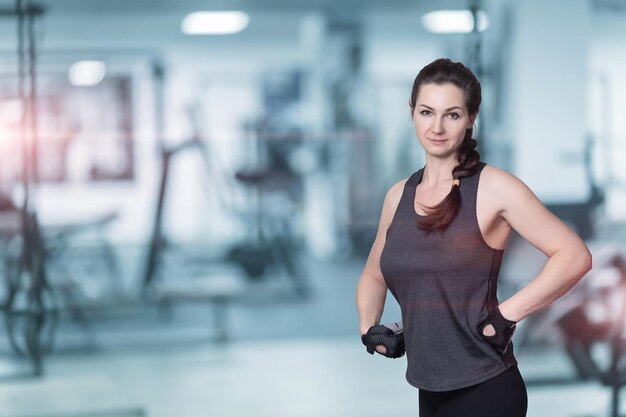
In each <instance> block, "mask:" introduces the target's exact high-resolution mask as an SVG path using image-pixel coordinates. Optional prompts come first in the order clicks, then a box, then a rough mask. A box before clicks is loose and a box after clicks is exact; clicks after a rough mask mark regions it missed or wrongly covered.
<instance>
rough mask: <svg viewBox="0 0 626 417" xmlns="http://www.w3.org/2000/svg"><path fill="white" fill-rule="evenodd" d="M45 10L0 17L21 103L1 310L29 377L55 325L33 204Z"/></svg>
mask: <svg viewBox="0 0 626 417" xmlns="http://www.w3.org/2000/svg"><path fill="white" fill-rule="evenodd" d="M43 12H44V10H43V8H42V7H40V6H36V5H33V4H32V3H31V2H30V0H26V1H25V2H24V1H22V0H16V1H15V7H14V8H11V9H2V10H0V15H1V16H9V17H17V29H18V30H17V43H18V48H17V49H18V93H19V99H20V102H21V103H22V104H23V112H22V120H21V122H22V123H20V126H21V131H20V139H21V145H22V149H21V150H22V155H21V156H22V177H21V182H22V188H23V201H22V205H21V207H20V209H19V211H14V212H13V213H12V215H13V220H14V221H15V223H13V227H15V229H16V230H13V231H11V230H10V228H11V227H10V225H9V230H8V234H9V237H10V238H11V239H10V240H11V242H10V243H9V244H8V252H7V253H6V254H7V256H6V257H5V265H4V266H5V268H6V269H5V280H6V294H5V299H4V300H3V302H2V306H1V309H2V311H3V312H4V314H5V320H6V323H7V328H8V334H9V338H10V342H11V345H12V346H13V348H14V349H15V350H16V351H18V352H21V353H22V354H24V355H26V356H27V357H28V359H29V360H30V363H31V365H32V368H33V373H34V374H35V375H36V376H39V375H41V374H42V373H43V361H42V356H43V353H44V352H45V351H46V349H47V348H48V347H49V346H50V345H51V344H52V336H53V334H54V328H55V326H56V322H57V320H58V304H57V296H56V294H55V292H54V291H53V289H52V288H51V287H50V285H49V283H48V280H47V276H46V262H47V259H46V250H45V245H44V242H43V237H42V235H41V231H40V226H39V221H38V218H37V214H36V211H35V208H34V205H33V202H32V190H31V188H32V186H33V185H35V184H36V183H37V176H38V175H37V140H38V132H37V112H36V105H37V79H36V76H35V74H36V69H35V68H36V53H35V51H36V49H35V34H34V24H35V18H36V17H38V16H41V15H42V14H43ZM12 232H17V233H12Z"/></svg>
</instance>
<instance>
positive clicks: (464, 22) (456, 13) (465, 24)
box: [422, 10, 489, 33]
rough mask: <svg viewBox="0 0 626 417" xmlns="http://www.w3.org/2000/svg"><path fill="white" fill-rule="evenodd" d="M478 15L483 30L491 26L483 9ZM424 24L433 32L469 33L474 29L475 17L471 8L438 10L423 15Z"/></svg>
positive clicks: (479, 26)
mask: <svg viewBox="0 0 626 417" xmlns="http://www.w3.org/2000/svg"><path fill="white" fill-rule="evenodd" d="M477 17H478V31H479V32H482V31H483V30H485V29H487V28H488V27H489V18H488V17H487V14H486V13H485V12H483V11H482V10H479V11H478V13H477ZM422 24H423V25H424V27H425V28H426V29H428V30H429V31H430V32H433V33H469V32H471V31H472V30H473V29H474V17H473V16H472V12H471V11H469V10H437V11H434V12H429V13H426V14H425V15H424V16H422Z"/></svg>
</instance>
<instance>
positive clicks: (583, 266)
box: [576, 245, 593, 277]
mask: <svg viewBox="0 0 626 417" xmlns="http://www.w3.org/2000/svg"><path fill="white" fill-rule="evenodd" d="M576 261H577V264H578V265H579V268H580V271H581V277H582V276H584V275H585V274H586V273H587V272H589V271H591V268H592V267H593V256H592V255H591V252H590V251H589V248H588V247H587V245H583V247H582V248H581V249H580V251H579V252H578V255H577V256H576Z"/></svg>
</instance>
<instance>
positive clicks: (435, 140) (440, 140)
mask: <svg viewBox="0 0 626 417" xmlns="http://www.w3.org/2000/svg"><path fill="white" fill-rule="evenodd" d="M428 140H430V141H431V142H433V143H437V144H439V143H444V142H445V141H446V139H431V138H428Z"/></svg>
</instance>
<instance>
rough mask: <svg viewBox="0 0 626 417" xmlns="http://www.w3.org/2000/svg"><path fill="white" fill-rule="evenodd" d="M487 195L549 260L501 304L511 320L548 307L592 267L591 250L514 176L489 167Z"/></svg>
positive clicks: (515, 228)
mask: <svg viewBox="0 0 626 417" xmlns="http://www.w3.org/2000/svg"><path fill="white" fill-rule="evenodd" d="M490 171H491V175H489V181H488V184H489V185H488V187H489V196H490V198H491V197H493V198H495V199H497V203H498V207H499V209H500V215H501V216H502V217H503V218H504V219H505V220H506V221H507V222H508V224H509V225H510V226H511V227H512V228H513V229H514V230H515V231H517V232H518V233H519V234H520V235H521V236H522V237H523V238H524V239H526V240H527V241H528V242H529V243H530V244H531V245H533V246H534V247H536V248H537V249H539V250H540V251H541V252H543V253H544V254H545V255H546V256H547V257H548V261H547V262H546V264H545V266H544V267H543V269H542V271H541V272H540V273H539V275H537V276H536V277H535V278H534V279H533V280H532V281H531V282H530V283H528V284H527V285H526V286H525V287H523V288H522V289H521V290H519V291H518V292H517V293H515V294H514V295H513V296H511V297H510V298H509V299H508V300H506V301H504V302H502V303H501V304H500V307H499V308H500V311H501V313H502V315H503V316H504V317H505V318H507V319H509V320H513V321H520V320H522V319H523V318H525V317H526V316H528V315H530V314H532V313H534V312H535V311H537V310H540V309H541V308H543V307H545V306H547V305H548V304H550V303H552V302H553V301H555V300H556V299H558V298H560V297H561V296H563V295H564V294H566V293H567V292H568V291H569V290H570V289H571V288H572V287H573V286H574V285H576V283H577V282H578V281H580V279H581V278H582V277H583V276H584V275H585V274H586V273H587V272H588V271H589V270H590V269H591V263H592V261H591V253H590V252H589V249H588V248H587V246H586V245H585V243H584V242H583V241H582V239H581V238H580V237H579V236H578V235H577V234H576V233H575V232H574V231H572V230H571V229H570V228H569V227H568V226H567V225H566V224H565V223H563V222H562V221H561V220H559V218H558V217H556V216H555V215H554V214H552V213H551V212H550V211H549V210H548V209H547V208H546V207H545V206H544V205H543V204H542V203H541V201H539V199H538V198H537V196H536V195H535V194H534V193H533V192H532V191H531V190H530V188H528V186H527V185H526V184H524V183H523V182H522V181H521V180H519V179H518V178H516V177H515V176H513V175H511V174H509V173H507V172H505V171H502V170H499V169H492V170H490Z"/></svg>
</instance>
